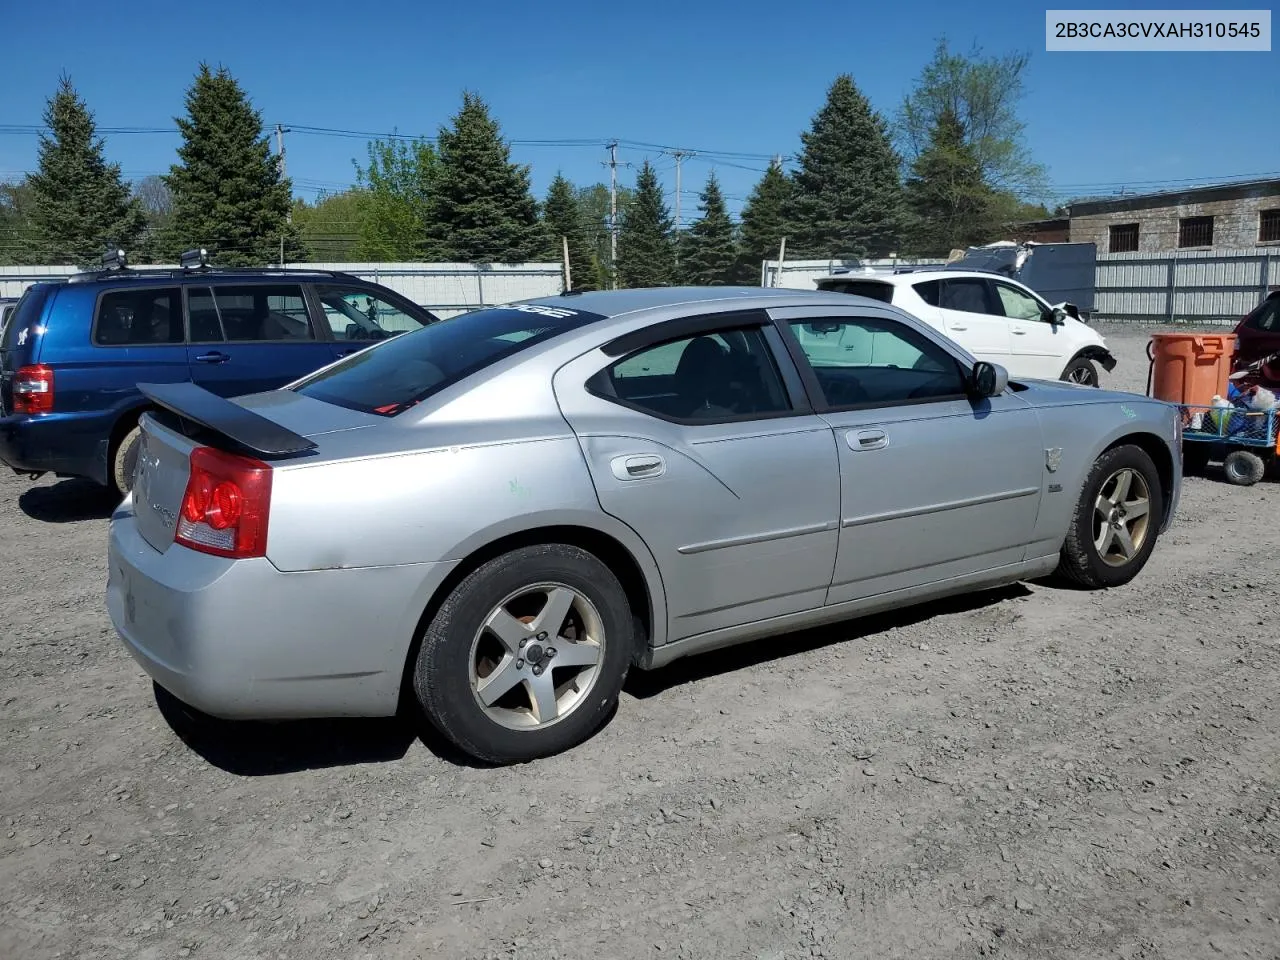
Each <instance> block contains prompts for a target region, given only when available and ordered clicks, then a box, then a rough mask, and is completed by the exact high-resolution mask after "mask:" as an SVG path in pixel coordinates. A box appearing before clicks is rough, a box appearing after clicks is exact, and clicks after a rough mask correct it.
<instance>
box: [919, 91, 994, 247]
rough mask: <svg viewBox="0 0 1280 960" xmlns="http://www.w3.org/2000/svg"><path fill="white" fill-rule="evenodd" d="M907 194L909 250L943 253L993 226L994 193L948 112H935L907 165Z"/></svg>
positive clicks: (978, 238)
mask: <svg viewBox="0 0 1280 960" xmlns="http://www.w3.org/2000/svg"><path fill="white" fill-rule="evenodd" d="M906 198H907V207H908V210H909V212H910V223H909V230H908V243H907V248H908V250H909V251H910V252H911V253H914V254H916V255H918V256H945V255H946V254H947V253H949V252H950V251H951V250H952V249H955V248H964V247H968V246H970V245H973V244H978V243H984V242H987V241H988V240H990V239H991V233H992V232H993V231H994V230H995V229H996V227H997V224H996V219H997V216H996V210H995V207H996V197H995V191H993V190H992V189H991V187H990V186H988V184H987V183H986V182H985V180H984V179H983V175H982V163H981V161H980V159H979V158H978V155H977V153H976V151H975V150H974V149H973V147H971V146H970V145H969V144H967V143H966V142H965V137H964V127H963V126H962V125H961V123H960V121H959V119H958V118H957V117H956V115H955V114H954V113H953V112H951V111H950V110H944V111H943V112H942V113H941V114H940V115H939V116H938V121H937V123H935V124H934V127H933V130H932V132H931V135H930V138H929V143H928V145H927V146H926V147H925V148H924V150H922V151H921V153H920V155H919V156H918V157H917V158H916V159H915V162H914V163H912V164H911V174H910V176H909V177H908V178H907V184H906Z"/></svg>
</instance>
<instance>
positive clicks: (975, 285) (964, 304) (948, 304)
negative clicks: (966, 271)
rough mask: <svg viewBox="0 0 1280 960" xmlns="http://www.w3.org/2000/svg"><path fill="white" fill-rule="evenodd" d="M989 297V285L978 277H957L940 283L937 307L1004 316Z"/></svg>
mask: <svg viewBox="0 0 1280 960" xmlns="http://www.w3.org/2000/svg"><path fill="white" fill-rule="evenodd" d="M994 299H995V298H994V297H992V296H991V284H989V283H987V281H986V280H982V279H980V278H978V277H957V278H956V279H954V280H944V281H943V282H942V293H941V297H940V299H939V301H938V306H940V307H942V309H944V310H960V311H963V312H964V313H985V314H988V315H991V316H996V317H1001V316H1004V314H1003V312H1002V311H1001V310H1000V308H999V307H998V306H996V304H995V302H994Z"/></svg>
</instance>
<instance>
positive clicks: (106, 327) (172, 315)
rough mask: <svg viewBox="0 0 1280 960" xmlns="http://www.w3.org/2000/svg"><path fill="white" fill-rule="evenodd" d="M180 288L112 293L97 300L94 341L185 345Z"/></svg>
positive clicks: (123, 343)
mask: <svg viewBox="0 0 1280 960" xmlns="http://www.w3.org/2000/svg"><path fill="white" fill-rule="evenodd" d="M182 339H183V336H182V300H181V297H180V296H179V293H178V288H177V287H173V288H169V287H152V288H151V289H147V290H113V291H111V292H109V293H104V294H103V295H102V297H101V298H100V299H99V300H98V315H97V317H96V318H95V321H94V327H93V342H94V343H96V344H98V345H99V346H104V347H105V346H130V345H137V344H148V343H150V344H156V343H182Z"/></svg>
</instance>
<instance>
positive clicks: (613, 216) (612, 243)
mask: <svg viewBox="0 0 1280 960" xmlns="http://www.w3.org/2000/svg"><path fill="white" fill-rule="evenodd" d="M607 146H608V148H609V282H610V283H612V284H613V289H615V290H617V289H618V141H617V140H614V141H612V142H611V143H609V144H607Z"/></svg>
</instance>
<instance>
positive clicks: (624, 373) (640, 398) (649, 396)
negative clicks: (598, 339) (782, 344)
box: [589, 327, 791, 423]
mask: <svg viewBox="0 0 1280 960" xmlns="http://www.w3.org/2000/svg"><path fill="white" fill-rule="evenodd" d="M589 388H590V389H591V390H592V392H594V393H596V394H598V395H601V396H605V397H607V398H609V399H611V400H617V401H619V402H621V403H623V404H625V405H626V406H629V407H633V408H635V409H637V410H640V411H642V412H644V413H650V414H653V415H654V416H657V417H661V418H662V419H665V420H684V421H692V422H695V423H696V422H716V421H724V420H734V419H738V418H742V417H751V416H760V417H767V416H776V415H778V414H782V413H789V412H790V411H791V404H790V401H789V400H788V398H787V393H786V390H785V389H784V388H783V386H782V378H781V376H780V375H779V374H778V369H777V366H776V365H775V364H774V361H773V354H772V353H771V352H770V349H769V345H768V343H767V342H766V341H765V338H764V333H763V332H762V331H761V329H760V328H759V327H740V328H736V329H732V330H718V331H716V332H714V333H703V334H698V335H696V336H692V337H683V338H681V339H679V340H672V341H669V342H667V343H660V344H658V345H656V346H652V347H646V348H644V349H643V350H639V351H637V352H635V353H633V354H631V355H630V356H627V357H624V358H623V359H621V360H619V361H618V362H616V363H614V364H612V365H610V366H608V367H606V368H605V369H604V370H602V371H600V373H598V374H597V375H596V376H595V377H593V378H592V380H591V383H590V384H589Z"/></svg>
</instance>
